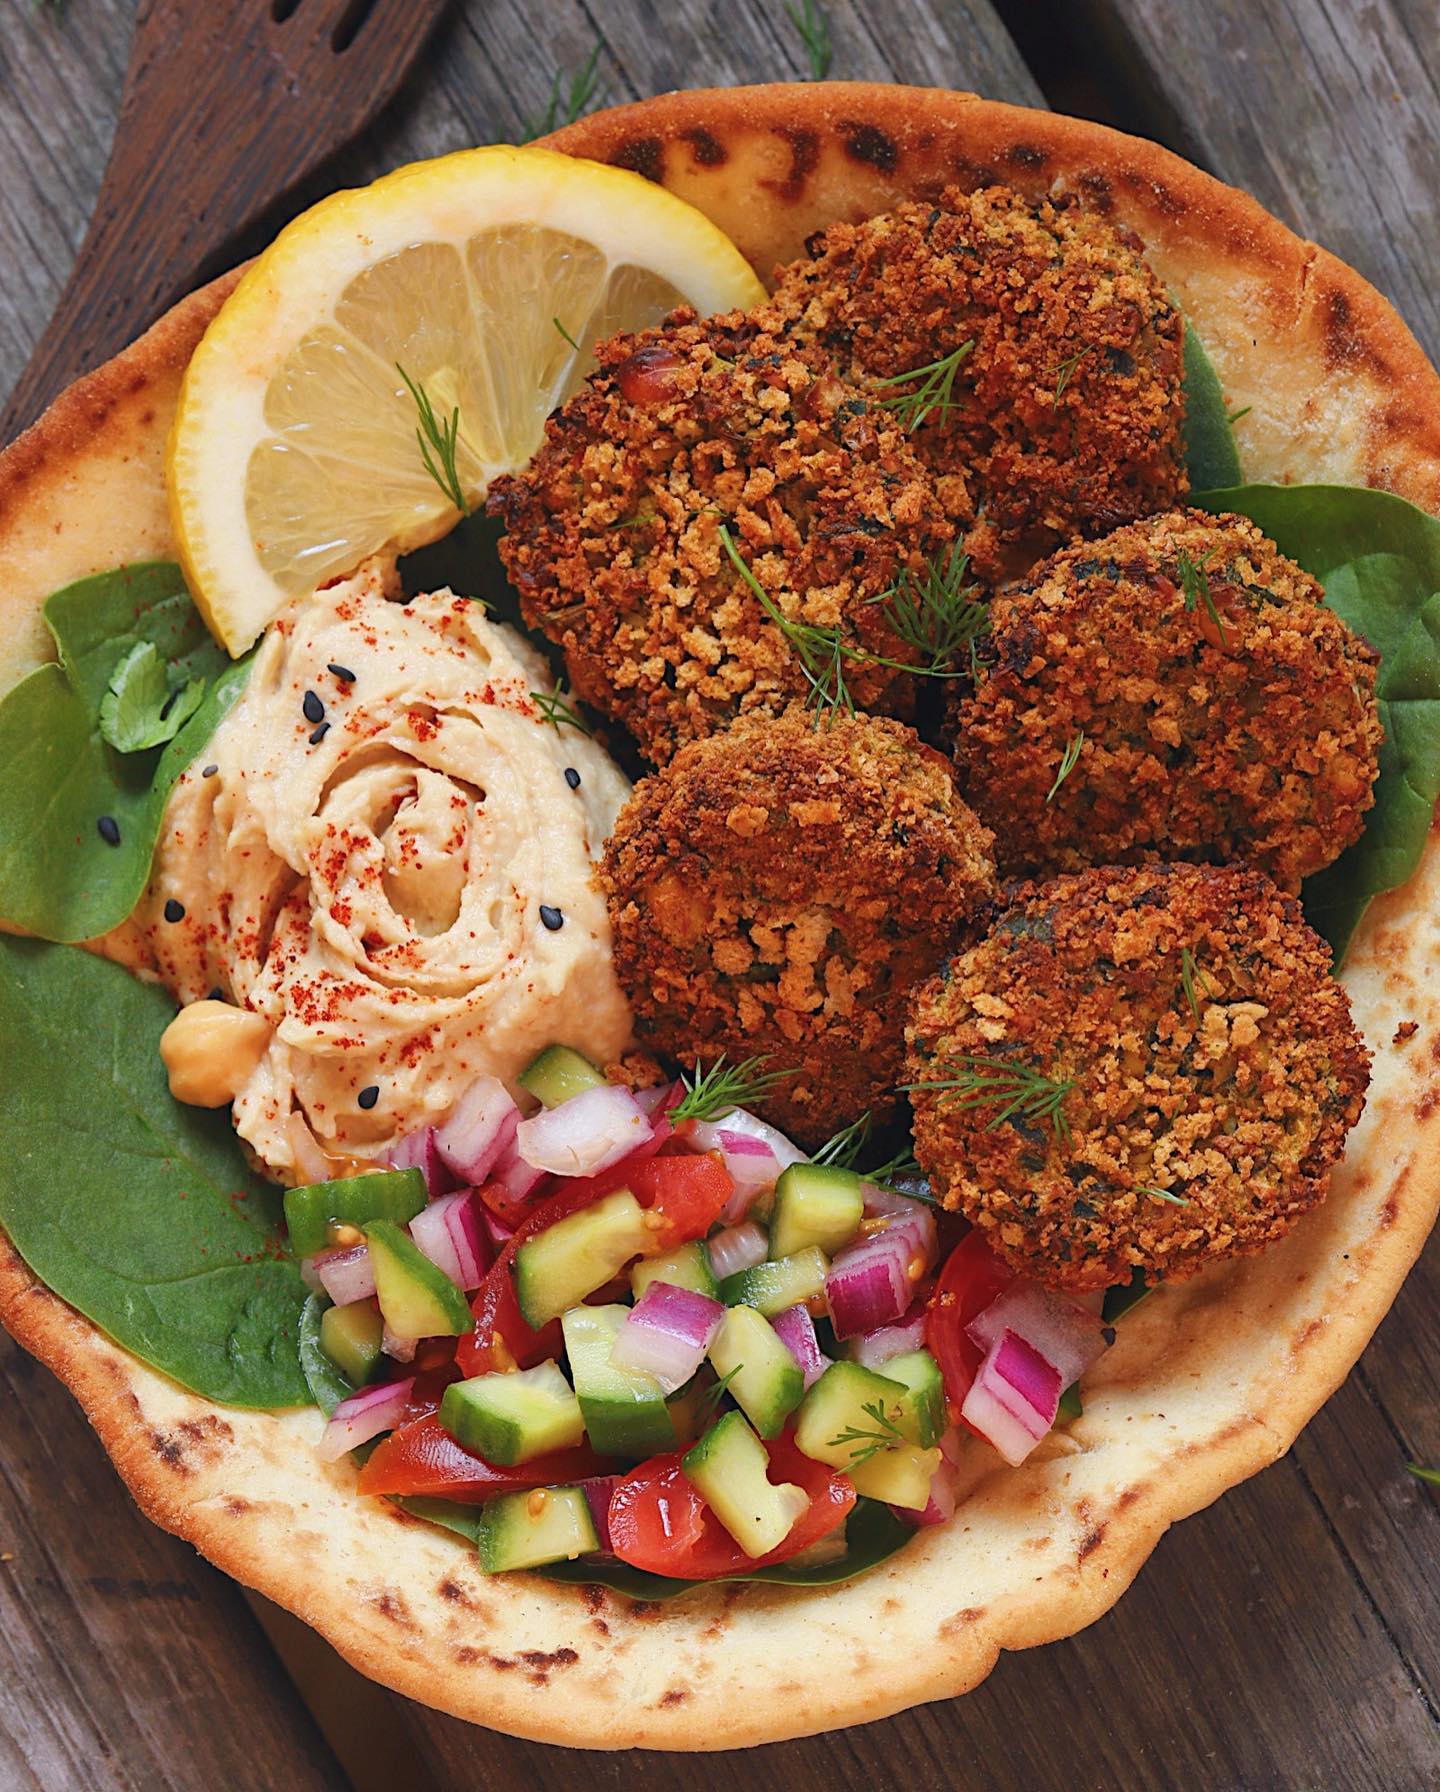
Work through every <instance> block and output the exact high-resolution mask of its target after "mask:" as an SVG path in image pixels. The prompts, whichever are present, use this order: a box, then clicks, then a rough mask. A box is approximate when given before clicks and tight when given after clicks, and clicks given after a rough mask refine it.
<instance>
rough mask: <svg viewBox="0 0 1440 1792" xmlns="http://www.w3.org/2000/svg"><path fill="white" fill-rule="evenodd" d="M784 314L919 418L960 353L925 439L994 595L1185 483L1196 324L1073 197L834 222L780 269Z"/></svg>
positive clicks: (993, 197) (953, 198)
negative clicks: (1187, 369) (1188, 327)
mask: <svg viewBox="0 0 1440 1792" xmlns="http://www.w3.org/2000/svg"><path fill="white" fill-rule="evenodd" d="M770 311H771V314H772V315H773V316H774V318H775V319H776V327H778V328H779V329H781V330H783V331H784V333H785V334H787V335H788V336H789V337H790V338H791V339H792V340H793V341H796V342H800V343H804V344H805V345H806V346H807V347H808V348H810V349H812V350H813V349H818V350H819V351H820V353H821V354H822V355H823V356H825V357H827V358H828V360H829V362H830V364H831V365H833V366H834V367H835V369H836V371H837V373H838V374H839V375H840V377H841V378H842V379H846V380H849V381H852V382H853V383H855V384H857V385H862V386H868V387H869V388H870V389H871V391H872V393H873V394H875V395H876V396H878V397H880V398H881V400H882V402H888V403H890V404H892V405H894V404H895V403H896V402H897V401H903V400H904V399H906V398H907V397H908V398H909V399H911V400H912V401H917V402H914V403H912V404H911V405H910V406H908V407H906V408H903V409H902V410H901V411H900V412H899V414H900V415H902V416H903V417H905V418H906V420H907V421H912V420H913V419H914V416H915V411H916V409H917V408H922V409H923V406H920V405H919V404H918V401H920V400H923V398H924V396H925V379H924V376H925V374H926V372H927V371H928V370H933V369H935V368H936V367H937V364H940V363H944V362H945V361H946V358H947V357H951V356H955V357H957V359H958V365H956V366H955V367H954V371H953V383H952V384H951V385H950V387H949V389H948V391H939V390H936V391H933V392H932V393H931V397H932V399H933V400H934V404H933V408H930V409H929V410H928V411H925V412H924V415H923V417H922V419H921V420H920V421H919V423H918V426H917V427H915V429H914V433H913V435H912V440H913V441H914V443H915V446H916V449H917V451H918V452H919V454H920V456H921V458H922V459H923V460H924V461H925V462H926V463H927V465H929V466H930V467H931V468H932V470H933V471H934V472H935V474H936V476H937V479H938V480H939V483H940V489H941V494H942V497H944V498H945V499H946V501H947V502H949V501H950V499H951V496H952V490H953V491H954V492H955V493H956V495H958V497H959V498H960V500H961V502H960V503H959V505H958V507H957V508H956V509H955V510H954V511H953V512H952V514H953V515H954V517H955V520H956V522H957V524H958V525H959V526H960V528H961V529H962V530H963V531H965V545H966V547H967V549H968V551H969V554H970V560H971V566H972V568H973V569H974V570H975V571H976V572H977V573H978V574H979V575H980V576H981V577H982V578H983V579H984V580H985V581H986V582H987V583H991V584H998V583H1000V582H1002V581H1003V580H1004V579H1006V578H1009V577H1017V576H1019V575H1020V574H1022V573H1023V572H1025V571H1026V570H1027V569H1028V568H1029V567H1031V566H1033V565H1034V563H1035V562H1036V561H1037V560H1038V559H1040V558H1041V557H1042V556H1043V555H1045V554H1047V553H1049V552H1050V551H1051V550H1052V549H1054V548H1055V547H1057V546H1059V545H1060V544H1061V543H1062V542H1065V541H1068V540H1070V539H1071V538H1072V537H1074V536H1075V535H1095V534H1101V533H1103V532H1104V531H1105V530H1107V529H1112V528H1114V527H1115V525H1116V524H1117V523H1121V522H1126V521H1128V520H1129V519H1130V518H1132V517H1136V516H1143V515H1145V514H1147V513H1148V512H1150V511H1154V510H1163V509H1165V508H1166V507H1168V506H1169V505H1171V504H1174V503H1175V502H1176V500H1177V499H1178V498H1181V497H1183V496H1184V494H1185V492H1186V491H1187V490H1188V489H1189V482H1188V479H1187V477H1186V472H1185V451H1184V442H1183V439H1182V428H1183V423H1184V416H1185V399H1184V391H1183V385H1182V378H1183V352H1182V351H1183V327H1184V326H1183V320H1182V318H1181V315H1180V313H1179V311H1177V309H1176V307H1175V305H1174V303H1173V302H1172V301H1171V299H1170V297H1169V296H1168V294H1167V293H1166V291H1165V288H1164V287H1163V286H1162V284H1161V283H1160V281H1159V280H1158V279H1157V278H1156V276H1155V274H1154V273H1153V272H1152V271H1151V270H1150V268H1149V267H1148V266H1147V265H1146V263H1145V261H1144V259H1143V257H1142V254H1141V245H1140V243H1139V241H1138V239H1136V238H1135V237H1134V236H1133V235H1130V234H1127V233H1124V232H1122V231H1120V230H1118V229H1117V228H1116V227H1115V226H1114V225H1112V224H1110V223H1108V222H1107V221H1106V220H1105V219H1103V218H1100V217H1097V216H1096V215H1095V214H1094V213H1093V212H1088V211H1085V210H1082V209H1081V207H1080V206H1078V205H1075V204H1066V203H1063V202H1058V201H1052V200H1049V199H1047V200H1044V201H1042V202H1041V203H1040V204H1038V205H1033V204H1031V203H1030V202H1029V201H1028V200H1026V199H1024V198H1022V197H1021V196H1020V195H1019V194H1018V193H1016V192H1014V191H1012V190H1011V189H1010V188H1008V187H1002V186H992V187H983V188H981V189H980V190H978V191H977V192H973V193H967V192H964V191H962V190H961V189H960V188H958V187H951V188H948V189H947V190H946V191H945V192H944V193H942V194H941V195H940V198H939V199H938V200H937V201H936V203H935V204H933V205H926V204H907V205H901V206H898V207H897V208H896V209H895V210H894V211H893V212H886V213H884V214H883V215H882V216H880V217H875V218H868V219H866V220H864V221H863V222H861V223H858V224H849V223H839V224H832V225H831V226H830V228H829V229H828V230H826V231H824V232H822V233H820V234H819V235H817V236H816V237H814V238H812V240H811V245H810V256H809V258H808V259H806V260H801V261H798V262H795V263H793V264H792V265H791V266H789V267H787V268H783V269H781V271H780V274H779V277H778V284H777V286H776V289H775V293H774V297H773V299H772V302H771V307H770ZM961 351H963V352H961ZM915 369H919V370H920V375H919V376H918V377H913V378H911V379H909V380H906V379H905V378H904V377H903V376H904V375H906V374H911V373H913V371H914V370H915ZM941 377H942V378H943V377H944V370H943V368H942V369H941ZM877 381H886V382H889V384H887V385H884V386H883V387H882V388H880V389H879V390H878V391H877V388H876V386H875V382H877ZM957 475H963V476H964V478H963V480H962V483H961V485H960V486H959V487H958V488H952V483H951V482H952V481H953V480H954V478H955V477H956V476H957ZM972 504H973V505H974V506H976V507H978V510H979V512H980V519H979V521H978V522H976V523H974V524H973V525H972V524H971V523H970V521H969V516H968V514H967V513H968V511H969V509H970V506H971V505H972Z"/></svg>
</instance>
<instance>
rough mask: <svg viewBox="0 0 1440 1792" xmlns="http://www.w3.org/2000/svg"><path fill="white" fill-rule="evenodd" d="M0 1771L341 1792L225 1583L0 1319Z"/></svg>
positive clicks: (183, 1787)
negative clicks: (135, 1485) (130, 1491)
mask: <svg viewBox="0 0 1440 1792" xmlns="http://www.w3.org/2000/svg"><path fill="white" fill-rule="evenodd" d="M0 1406H3V1409H4V1411H5V1415H6V1419H5V1431H4V1448H3V1451H0V1557H3V1558H4V1559H3V1560H0V1785H3V1786H4V1787H5V1788H6V1792H11V1789H12V1788H14V1789H15V1792H19V1789H20V1788H29V1787H34V1788H36V1789H37V1792H69V1789H70V1788H72V1787H73V1788H77V1789H78V1788H81V1787H84V1788H87V1792H112V1789H113V1792H193V1789H194V1788H195V1787H198V1786H214V1787H224V1788H226V1792H269V1789H270V1788H272V1787H274V1786H275V1785H276V1784H277V1783H279V1782H277V1780H276V1778H275V1777H274V1775H273V1772H272V1769H273V1765H274V1763H276V1762H283V1763H284V1780H283V1783H284V1785H285V1786H286V1788H287V1789H288V1792H342V1789H343V1788H344V1786H345V1783H346V1782H345V1780H344V1778H343V1776H342V1775H341V1774H340V1772H339V1769H338V1767H337V1766H336V1764H335V1761H334V1759H333V1757H332V1756H331V1754H330V1752H329V1750H328V1748H327V1747H326V1745H325V1742H324V1740H323V1738H322V1737H321V1735H320V1733H319V1731H318V1730H317V1729H316V1727H315V1725H314V1723H313V1721H312V1720H311V1718H310V1716H309V1713H308V1712H307V1711H306V1709H305V1707H304V1705H303V1703H302V1702H301V1700H300V1699H299V1697H298V1696H297V1694H296V1692H295V1690H294V1688H293V1686H292V1685H291V1684H290V1682H289V1681H288V1680H287V1679H286V1677H285V1675H284V1674H283V1672H282V1671H281V1670H280V1668H279V1665H278V1664H277V1662H276V1660H275V1658H274V1656H273V1654H272V1653H271V1651H270V1649H269V1647H268V1645H267V1644H266V1642H265V1640H264V1638H263V1636H262V1635H261V1634H260V1632H259V1630H258V1628H257V1627H256V1625H255V1622H254V1620H253V1619H252V1618H251V1617H250V1614H249V1613H248V1611H247V1610H246V1608H245V1603H244V1601H243V1599H242V1598H241V1597H240V1594H239V1592H238V1591H237V1589H236V1588H234V1587H233V1586H231V1585H230V1583H229V1582H228V1581H226V1580H225V1579H224V1578H223V1577H222V1576H221V1575H219V1574H217V1573H215V1571H214V1570H213V1569H211V1568H209V1567H207V1566H206V1564H205V1563H204V1562H202V1561H201V1560H200V1558H199V1557H198V1556H197V1555H196V1554H195V1552H194V1551H193V1550H191V1549H189V1548H188V1547H187V1546H186V1545H185V1544H183V1543H181V1542H179V1541H178V1540H177V1539H176V1538H173V1537H169V1536H167V1535H166V1534H165V1533H164V1532H163V1531H159V1530H156V1529H155V1528H154V1527H153V1526H152V1525H150V1524H148V1523H147V1522H146V1521H145V1520H144V1519H143V1518H142V1517H141V1516H140V1514H139V1512H138V1511H137V1510H136V1508H135V1507H134V1506H133V1505H131V1503H130V1501H129V1499H128V1498H127V1497H126V1495H125V1492H124V1489H123V1488H122V1487H121V1485H120V1483H119V1480H118V1478H117V1477H116V1475H115V1471H114V1470H113V1469H112V1468H111V1466H110V1463H109V1461H108V1460H107V1458H106V1456H105V1452H104V1451H103V1450H102V1449H101V1447H100V1443H99V1440H98V1439H97V1438H96V1437H95V1435H94V1433H93V1432H92V1431H91V1430H90V1428H89V1426H88V1425H86V1423H85V1421H84V1419H83V1418H82V1417H81V1415H80V1412H79V1409H78V1408H77V1407H76V1406H75V1405H74V1404H73V1402H72V1401H71V1399H70V1397H69V1395H68V1394H67V1393H66V1392H65V1390H64V1388H62V1387H61V1386H60V1385H59V1383H58V1382H56V1381H55V1380H54V1378H53V1377H52V1376H51V1375H50V1373H49V1371H48V1370H46V1369H43V1368H41V1366H40V1364H39V1363H37V1362H36V1361H34V1359H33V1358H31V1357H29V1356H27V1355H26V1354H25V1353H24V1352H23V1351H22V1350H20V1348H19V1347H18V1346H17V1345H15V1344H13V1343H11V1341H10V1339H9V1338H8V1337H6V1336H5V1335H4V1334H3V1333H0Z"/></svg>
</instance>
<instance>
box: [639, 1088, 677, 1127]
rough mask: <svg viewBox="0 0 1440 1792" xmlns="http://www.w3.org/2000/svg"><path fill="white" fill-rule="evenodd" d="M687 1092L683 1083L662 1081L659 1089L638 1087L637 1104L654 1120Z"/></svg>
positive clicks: (643, 1112)
mask: <svg viewBox="0 0 1440 1792" xmlns="http://www.w3.org/2000/svg"><path fill="white" fill-rule="evenodd" d="M684 1093H685V1087H684V1084H683V1083H661V1085H660V1087H659V1088H658V1089H637V1090H636V1091H635V1105H636V1106H637V1107H638V1108H639V1109H640V1112H641V1113H642V1114H644V1115H646V1116H647V1117H648V1118H649V1119H651V1120H653V1119H654V1118H655V1116H656V1115H657V1114H658V1113H661V1112H662V1111H664V1110H666V1109H669V1108H672V1107H674V1106H675V1104H676V1102H677V1101H679V1100H680V1098H681V1097H682V1096H683V1095H684Z"/></svg>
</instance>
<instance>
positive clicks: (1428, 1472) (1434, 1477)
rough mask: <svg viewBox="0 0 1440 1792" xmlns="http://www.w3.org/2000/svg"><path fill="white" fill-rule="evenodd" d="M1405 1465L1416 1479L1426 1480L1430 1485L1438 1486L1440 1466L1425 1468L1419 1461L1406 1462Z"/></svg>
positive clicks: (1439, 1484) (1439, 1482)
mask: <svg viewBox="0 0 1440 1792" xmlns="http://www.w3.org/2000/svg"><path fill="white" fill-rule="evenodd" d="M1405 1467H1406V1468H1407V1469H1408V1470H1409V1472H1410V1473H1411V1474H1412V1475H1414V1477H1415V1479H1416V1480H1417V1481H1428V1482H1429V1484H1430V1485H1431V1486H1432V1487H1440V1468H1426V1467H1425V1466H1424V1465H1423V1464H1422V1463H1419V1462H1407V1463H1406V1464H1405Z"/></svg>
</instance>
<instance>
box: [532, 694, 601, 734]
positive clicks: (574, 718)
mask: <svg viewBox="0 0 1440 1792" xmlns="http://www.w3.org/2000/svg"><path fill="white" fill-rule="evenodd" d="M530 700H531V702H532V703H534V704H535V705H536V706H537V707H538V709H539V711H540V713H541V715H542V716H544V718H545V720H546V721H547V722H548V723H549V724H550V726H551V727H552V728H553V729H554V730H555V732H556V733H557V734H558V733H559V732H560V730H561V728H562V727H564V728H575V729H578V730H579V732H580V733H581V734H589V732H590V730H589V729H588V728H587V727H586V726H585V724H584V722H582V721H581V720H580V717H579V716H578V715H577V714H576V712H575V710H574V709H573V708H572V706H571V705H570V703H569V702H568V701H567V700H566V692H565V691H564V690H561V689H556V690H553V691H531V693H530Z"/></svg>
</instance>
